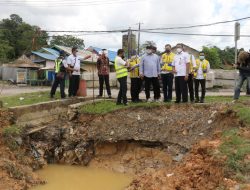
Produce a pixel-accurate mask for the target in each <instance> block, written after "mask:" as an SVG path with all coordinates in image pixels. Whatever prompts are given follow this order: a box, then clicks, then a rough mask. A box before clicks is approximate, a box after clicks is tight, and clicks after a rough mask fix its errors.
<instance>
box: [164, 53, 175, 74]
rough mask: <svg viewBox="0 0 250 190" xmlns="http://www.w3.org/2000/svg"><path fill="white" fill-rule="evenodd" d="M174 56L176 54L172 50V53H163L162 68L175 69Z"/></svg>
mask: <svg viewBox="0 0 250 190" xmlns="http://www.w3.org/2000/svg"><path fill="white" fill-rule="evenodd" d="M174 56H175V54H174V53H172V52H171V53H170V54H167V53H164V54H163V55H162V62H163V63H164V65H163V66H162V68H161V70H167V71H173V66H172V63H173V61H174Z"/></svg>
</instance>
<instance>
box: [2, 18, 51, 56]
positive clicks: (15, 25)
mask: <svg viewBox="0 0 250 190" xmlns="http://www.w3.org/2000/svg"><path fill="white" fill-rule="evenodd" d="M38 28H39V27H36V26H31V25H29V24H28V23H25V22H23V19H22V18H21V17H20V16H18V15H16V14H12V15H10V18H7V19H3V20H2V21H1V22H0V42H1V43H0V51H1V53H0V59H1V60H6V59H7V60H13V59H16V58H18V57H20V56H21V55H23V54H24V53H28V52H30V51H31V50H32V43H33V41H35V42H36V47H37V48H41V47H42V46H46V45H47V40H48V34H47V33H46V32H41V33H39V34H38V33H37V31H38V30H37V29H38Z"/></svg>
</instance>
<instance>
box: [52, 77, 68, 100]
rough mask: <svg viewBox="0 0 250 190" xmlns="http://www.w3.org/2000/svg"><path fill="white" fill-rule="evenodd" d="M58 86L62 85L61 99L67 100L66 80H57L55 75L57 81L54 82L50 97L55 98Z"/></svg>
mask: <svg viewBox="0 0 250 190" xmlns="http://www.w3.org/2000/svg"><path fill="white" fill-rule="evenodd" d="M58 85H60V93H61V98H65V97H66V95H65V92H64V89H65V78H62V79H61V78H57V77H56V75H55V80H54V82H53V85H52V88H51V91H50V96H51V97H53V96H54V95H55V93H56V89H57V87H58Z"/></svg>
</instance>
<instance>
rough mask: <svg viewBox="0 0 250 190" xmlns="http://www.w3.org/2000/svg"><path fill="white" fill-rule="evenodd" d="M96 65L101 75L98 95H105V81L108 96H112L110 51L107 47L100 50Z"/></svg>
mask: <svg viewBox="0 0 250 190" xmlns="http://www.w3.org/2000/svg"><path fill="white" fill-rule="evenodd" d="M96 65H97V70H98V77H99V95H98V97H102V95H103V84H104V82H105V85H106V89H107V93H108V97H109V98H111V90H110V84H109V58H108V51H107V50H106V49H102V51H101V52H100V57H99V58H98V60H97V64H96Z"/></svg>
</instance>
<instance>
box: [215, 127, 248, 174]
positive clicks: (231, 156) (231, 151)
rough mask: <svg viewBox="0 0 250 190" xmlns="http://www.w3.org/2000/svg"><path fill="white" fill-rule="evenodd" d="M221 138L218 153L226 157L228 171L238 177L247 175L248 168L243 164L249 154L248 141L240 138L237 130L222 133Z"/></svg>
mask: <svg viewBox="0 0 250 190" xmlns="http://www.w3.org/2000/svg"><path fill="white" fill-rule="evenodd" d="M222 138H223V143H222V145H221V146H220V152H221V153H222V154H223V155H226V156H227V161H226V166H227V169H228V171H232V172H235V173H236V174H237V175H238V176H239V175H241V174H246V173H249V172H250V166H249V164H248V165H247V163H245V162H244V158H245V156H246V155H248V154H250V140H249V139H245V138H243V137H241V136H240V134H239V130H238V129H231V130H229V131H226V132H224V134H223V137H222Z"/></svg>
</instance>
